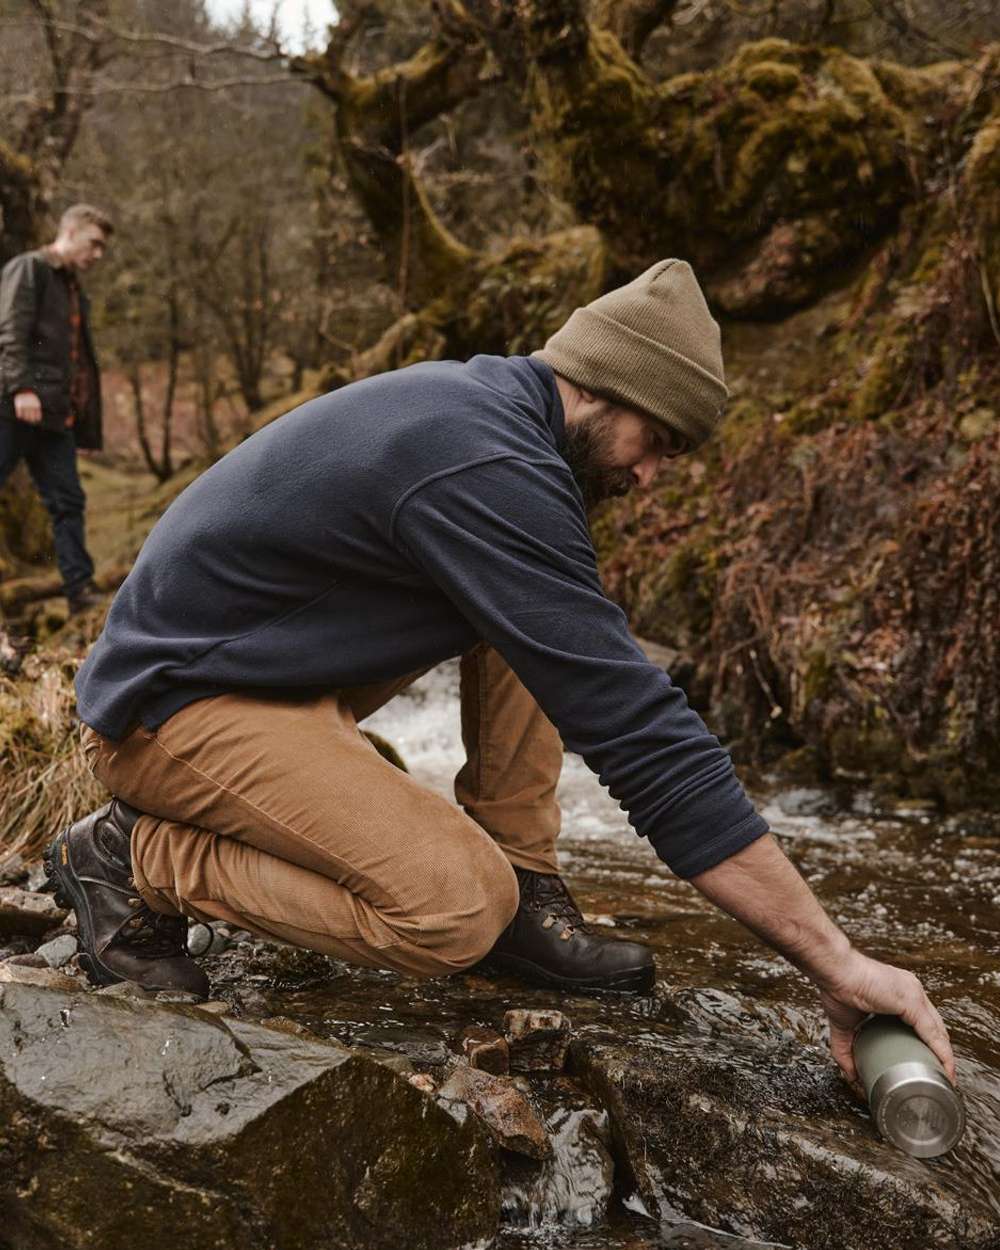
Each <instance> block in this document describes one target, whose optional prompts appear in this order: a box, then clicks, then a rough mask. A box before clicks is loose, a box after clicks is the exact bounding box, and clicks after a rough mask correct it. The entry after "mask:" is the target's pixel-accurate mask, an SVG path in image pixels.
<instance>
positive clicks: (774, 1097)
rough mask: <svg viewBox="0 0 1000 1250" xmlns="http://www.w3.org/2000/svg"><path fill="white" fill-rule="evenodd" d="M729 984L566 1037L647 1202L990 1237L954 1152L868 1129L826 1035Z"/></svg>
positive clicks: (843, 1241) (965, 1239) (992, 1226)
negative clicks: (618, 1026) (627, 1028)
mask: <svg viewBox="0 0 1000 1250" xmlns="http://www.w3.org/2000/svg"><path fill="white" fill-rule="evenodd" d="M729 997H731V996H728V995H725V994H722V993H720V992H718V991H714V992H711V999H712V1001H711V1003H710V1004H707V1007H708V1010H704V1011H703V1010H702V1008H703V1006H706V1005H705V1004H701V1005H700V1004H699V1002H698V994H697V992H692V993H690V994H685V995H683V996H682V999H686V1001H682V1002H679V1003H675V1004H674V1005H673V1006H672V1007H671V1008H670V1010H669V1011H668V1012H667V1013H665V1014H666V1015H668V1016H669V1017H670V1018H669V1019H661V1020H660V1021H651V1022H649V1024H648V1025H647V1026H646V1027H645V1028H644V1029H643V1031H642V1033H641V1035H639V1036H633V1037H627V1038H626V1037H616V1036H612V1035H610V1034H609V1033H603V1034H602V1032H601V1031H599V1030H593V1031H591V1033H590V1035H589V1036H585V1037H582V1038H579V1039H577V1040H576V1041H574V1042H573V1044H572V1048H571V1064H572V1069H573V1071H574V1073H575V1074H577V1075H578V1076H579V1077H580V1078H582V1079H583V1081H584V1083H585V1084H587V1085H588V1086H589V1087H590V1088H591V1090H592V1092H593V1093H594V1094H596V1095H597V1097H598V1098H600V1100H601V1101H602V1102H603V1103H604V1105H605V1106H606V1107H607V1108H608V1110H609V1112H610V1114H611V1117H612V1122H613V1127H614V1137H615V1143H616V1147H617V1151H616V1153H617V1154H618V1157H619V1160H620V1162H622V1163H624V1165H625V1171H626V1172H630V1173H631V1177H627V1176H623V1177H622V1180H623V1182H624V1183H625V1187H626V1188H629V1187H630V1186H631V1187H632V1188H634V1189H635V1191H636V1192H637V1193H638V1195H639V1196H640V1197H641V1199H642V1202H643V1204H644V1206H645V1207H646V1209H647V1211H648V1212H649V1214H650V1215H653V1216H655V1217H657V1218H659V1219H662V1220H669V1221H675V1220H677V1219H678V1218H679V1217H683V1218H687V1219H690V1220H697V1221H699V1222H701V1223H703V1224H708V1225H711V1226H713V1227H715V1228H720V1229H724V1230H726V1231H728V1232H730V1233H734V1234H738V1235H740V1236H743V1237H749V1238H755V1239H760V1240H763V1241H774V1242H779V1243H781V1244H784V1245H789V1246H794V1247H801V1248H803V1250H1000V1209H994V1208H993V1207H991V1206H989V1205H988V1203H987V1202H986V1201H985V1200H984V1198H983V1196H982V1193H981V1191H977V1190H976V1189H975V1188H974V1186H973V1185H972V1184H970V1183H969V1181H968V1179H967V1178H966V1177H965V1175H964V1173H963V1168H962V1165H961V1161H960V1160H957V1159H956V1158H955V1157H945V1158H942V1159H938V1160H917V1159H911V1158H909V1157H908V1156H907V1155H905V1154H903V1153H902V1151H900V1150H898V1149H896V1148H895V1147H894V1146H892V1145H889V1144H887V1143H885V1142H883V1141H881V1140H880V1139H879V1138H878V1136H877V1134H876V1132H875V1129H874V1127H873V1125H872V1122H871V1120H870V1118H869V1117H868V1115H867V1111H866V1110H865V1109H864V1107H862V1106H860V1105H859V1104H858V1102H857V1101H856V1100H855V1099H854V1097H853V1095H852V1094H851V1092H850V1091H849V1090H848V1088H847V1086H846V1084H845V1083H844V1082H843V1081H842V1080H841V1078H840V1076H839V1074H838V1073H837V1071H836V1069H835V1068H834V1066H833V1063H832V1061H831V1059H830V1057H829V1054H828V1053H827V1051H826V1050H825V1049H823V1048H822V1047H820V1046H816V1045H809V1044H803V1041H802V1039H801V1038H800V1037H795V1036H793V1035H791V1034H790V1033H789V1032H787V1031H782V1030H781V1028H780V1027H778V1026H777V1025H775V1027H774V1028H773V1029H769V1028H768V1025H767V1022H766V1020H765V1021H762V1020H761V1019H760V1018H758V1019H757V1020H753V1021H750V1023H749V1024H748V1016H747V1013H746V1012H745V1011H743V1010H742V1009H741V1004H739V1003H738V1001H737V1000H736V999H735V998H733V1001H732V1004H731V1008H732V1009H731V1010H730V1011H728V1012H727V1010H726V1004H725V1003H722V1002H720V1001H719V1000H721V999H726V998H729ZM727 1015H728V1017H729V1018H730V1019H731V1022H732V1024H733V1027H732V1029H731V1030H729V1029H727V1028H726V1027H725V1025H726V1019H727Z"/></svg>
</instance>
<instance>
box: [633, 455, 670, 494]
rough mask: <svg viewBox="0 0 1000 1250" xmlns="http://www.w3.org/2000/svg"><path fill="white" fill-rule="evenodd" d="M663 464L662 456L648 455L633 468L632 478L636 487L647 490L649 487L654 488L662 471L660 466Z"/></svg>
mask: <svg viewBox="0 0 1000 1250" xmlns="http://www.w3.org/2000/svg"><path fill="white" fill-rule="evenodd" d="M662 462H663V457H662V456H654V455H648V456H646V457H645V458H644V459H642V460H640V461H639V463H638V464H636V465H633V466H632V478H633V480H634V481H635V484H636V486H638V487H640V488H641V489H642V490H645V489H646V487H647V486H652V484H653V482H654V480H655V478H656V475H657V473H659V471H660V465H661V463H662Z"/></svg>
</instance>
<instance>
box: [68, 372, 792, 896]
mask: <svg viewBox="0 0 1000 1250" xmlns="http://www.w3.org/2000/svg"><path fill="white" fill-rule="evenodd" d="M563 422H564V416H563V409H562V402H561V400H560V398H559V392H558V390H557V388H556V385H555V378H554V375H553V373H552V371H551V369H549V367H548V366H547V365H545V364H543V363H542V362H541V361H538V360H535V359H529V358H524V357H511V358H509V359H505V358H502V357H496V356H477V357H475V358H474V359H472V360H471V361H469V362H468V363H467V364H457V363H452V362H443V363H428V364H420V365H414V366H412V367H410V368H408V369H401V370H399V371H398V372H396V373H387V374H382V375H381V376H379V377H374V378H369V379H367V380H366V381H363V382H357V383H355V384H354V385H352V386H348V387H345V388H344V389H343V390H339V391H335V392H334V393H333V394H330V395H324V396H322V397H321V398H319V399H314V400H311V401H310V402H309V403H306V404H303V405H302V406H301V407H300V408H296V409H295V410H294V411H293V412H290V413H288V414H287V415H285V416H283V417H281V418H280V419H278V420H277V421H275V422H273V423H272V424H270V425H268V426H266V427H264V428H263V429H262V430H260V431H258V432H257V433H256V434H254V435H253V437H252V438H249V439H248V440H247V441H246V442H244V443H241V444H240V446H239V447H237V448H235V450H233V451H231V452H230V453H229V454H228V455H227V456H225V457H224V458H223V459H222V460H220V461H219V462H218V463H217V464H215V465H213V466H212V467H211V468H210V469H208V470H207V472H205V473H203V474H202V475H201V476H200V477H199V478H197V480H196V481H194V482H193V483H192V484H191V485H190V486H189V487H188V488H187V489H186V490H185V491H184V492H183V494H181V495H180V496H179V497H178V498H177V499H176V500H175V501H174V503H172V504H171V505H170V507H169V508H168V509H167V511H166V512H165V513H164V514H163V516H162V517H161V519H160V520H159V521H158V522H157V524H156V526H155V527H154V529H153V531H152V532H151V534H150V535H149V537H148V539H147V540H146V543H145V545H144V547H143V548H142V551H141V552H140V554H139V558H138V560H137V561H136V563H135V566H134V568H133V569H132V572H131V573H130V574H129V576H128V578H127V579H126V581H125V583H124V585H123V586H122V587H121V589H120V591H119V592H118V594H117V596H116V597H115V600H114V603H113V604H112V605H111V610H110V612H109V614H108V619H107V623H106V624H105V627H104V632H103V633H102V634H101V637H100V638H99V639H98V641H97V643H96V645H95V646H94V648H93V650H92V652H91V653H90V656H89V657H88V659H87V661H86V662H85V664H84V665H83V667H82V668H81V669H80V672H79V675H78V677H77V695H78V700H79V711H80V716H81V718H82V719H83V720H84V721H85V722H86V723H87V724H88V725H91V726H92V727H93V728H94V729H96V730H97V731H98V732H99V733H101V734H103V735H104V736H105V737H107V738H112V739H120V738H122V737H124V736H125V735H126V734H127V733H128V732H129V730H130V729H131V728H132V727H133V726H134V725H136V724H137V723H141V724H143V725H144V726H145V727H146V728H147V729H149V730H155V729H156V728H157V727H158V726H159V725H161V724H162V723H163V722H164V721H165V720H166V719H167V718H168V717H169V716H171V715H172V714H173V713H174V712H176V711H178V710H179V709H180V708H182V707H184V706H185V705H186V704H188V703H191V702H192V701H194V700H196V699H202V698H206V697H207V696H210V695H214V694H219V693H221V692H223V691H234V690H245V691H248V692H251V691H252V692H254V693H255V694H258V695H260V694H264V693H266V692H268V691H271V692H274V693H276V694H279V693H280V694H282V695H288V694H289V693H290V692H295V691H299V692H301V693H303V694H304V695H305V694H308V693H309V692H311V691H316V692H319V691H321V690H328V689H331V688H336V687H338V686H355V685H360V684H363V683H367V682H382V681H387V680H389V679H391V678H394V677H398V676H401V675H403V674H405V673H410V672H413V671H415V670H418V669H424V668H427V667H428V666H430V665H433V664H436V663H438V662H439V661H441V660H444V659H446V658H448V657H450V656H456V655H460V654H462V653H463V652H464V651H466V650H468V649H469V648H470V647H472V646H474V645H475V644H476V643H477V642H479V641H480V640H481V639H485V640H486V641H487V642H489V643H491V644H492V645H493V646H494V647H495V648H496V649H497V650H498V651H499V652H500V653H501V654H502V655H503V656H504V657H505V659H506V660H507V662H508V663H509V664H510V666H511V667H512V668H513V669H514V671H515V672H516V673H517V675H518V676H519V677H520V678H521V680H522V681H523V682H524V684H525V685H526V686H527V687H528V689H529V690H530V691H531V693H532V694H533V695H534V696H535V698H536V699H537V700H538V703H539V704H540V705H541V707H542V708H543V709H544V711H545V712H546V714H547V715H548V716H549V718H550V719H551V720H552V721H553V723H554V724H555V726H556V728H557V729H558V730H559V733H560V734H561V736H562V739H563V742H564V743H565V745H566V747H567V748H568V749H569V750H570V751H575V752H578V753H579V754H580V755H582V756H583V758H584V759H585V761H586V762H587V764H588V765H589V766H590V768H591V769H593V771H594V772H596V773H597V774H598V776H599V777H600V779H601V781H602V783H603V784H604V785H606V786H607V787H608V789H609V790H610V792H611V794H612V795H613V796H614V797H615V798H616V799H618V801H619V802H620V803H621V805H622V807H623V808H624V809H625V810H626V812H627V813H628V817H629V820H630V822H631V824H632V825H633V827H634V828H635V829H636V830H637V832H638V833H640V834H642V835H644V836H646V837H648V838H649V839H650V841H651V842H652V843H653V845H654V846H655V848H656V850H657V852H658V854H659V855H660V857H661V858H662V859H664V860H665V861H666V862H667V863H668V864H669V865H670V866H671V868H672V869H673V870H674V871H675V872H676V873H678V874H679V875H680V876H684V877H690V876H694V875H696V874H697V873H700V872H703V871H704V870H705V869H707V868H711V867H712V866H713V865H714V864H717V863H718V862H720V861H721V860H723V859H725V858H727V857H728V856H729V855H732V854H733V853H734V852H735V851H738V850H739V849H740V848H742V847H744V846H746V845H747V844H748V843H750V842H752V841H753V840H754V839H755V838H757V837H759V836H760V835H761V834H762V833H764V832H765V831H766V829H767V826H766V824H765V822H764V821H763V819H762V818H761V817H760V816H759V815H758V814H757V813H756V811H755V810H754V808H753V806H752V805H751V803H750V801H749V800H748V799H747V797H746V795H745V793H744V792H743V789H742V787H741V786H740V784H739V782H738V781H737V779H736V777H735V775H734V773H733V768H732V764H731V762H730V759H729V756H728V755H727V754H726V752H725V751H724V750H723V749H722V748H721V746H720V745H719V743H718V741H717V739H716V738H714V737H713V736H712V735H711V734H710V733H709V732H708V731H707V729H706V728H705V725H704V724H703V723H702V721H701V719H700V718H699V717H698V716H697V715H696V714H695V713H694V712H693V711H692V710H691V709H690V708H689V707H688V704H687V700H686V699H685V697H684V694H683V692H682V691H681V690H680V689H678V688H677V687H676V686H674V685H673V684H672V683H671V681H670V679H669V677H667V675H666V674H665V673H664V672H663V671H662V670H661V669H659V668H658V667H656V665H654V664H652V663H650V662H649V661H648V660H647V659H646V657H645V655H644V654H643V652H642V651H641V650H640V648H639V646H638V645H637V644H636V642H635V641H634V639H633V638H632V636H631V634H630V633H629V629H628V625H627V623H626V620H625V617H624V615H623V613H622V612H621V611H620V610H619V609H618V608H617V607H616V606H615V605H614V604H613V603H611V602H610V600H608V599H607V598H606V597H605V595H604V592H603V590H602V588H601V583H600V579H599V576H598V572H597V564H596V560H595V556H594V548H593V545H592V543H591V540H590V533H589V531H588V528H587V518H586V514H585V512H584V507H583V502H582V499H581V496H580V492H579V490H578V489H577V486H576V483H575V481H574V479H573V476H572V474H571V472H570V470H569V467H568V465H567V463H566V461H565V460H564V459H563V456H562V455H561V450H560V449H561V447H562V444H563Z"/></svg>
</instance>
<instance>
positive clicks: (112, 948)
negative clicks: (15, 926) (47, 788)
mask: <svg viewBox="0 0 1000 1250" xmlns="http://www.w3.org/2000/svg"><path fill="white" fill-rule="evenodd" d="M139 816H140V813H139V812H137V811H136V810H135V809H134V808H132V807H129V806H128V805H127V804H126V803H123V802H122V801H121V800H120V799H112V801H111V802H110V803H107V804H105V805H104V807H101V808H99V809H98V810H97V811H96V812H91V814H90V815H89V816H85V817H84V818H83V819H82V820H78V821H77V822H76V824H73V825H70V826H69V828H68V829H65V830H63V832H62V833H61V834H59V836H58V837H57V838H56V839H55V841H54V842H53V843H52V844H51V846H50V847H49V849H48V850H47V851H46V852H45V871H46V874H47V876H48V878H49V880H50V881H51V882H52V885H53V888H54V892H55V899H56V902H57V903H58V904H59V905H60V906H61V907H67V908H72V909H73V910H74V911H75V912H76V918H77V923H78V926H79V937H80V964H81V966H82V967H83V970H84V971H85V972H86V974H87V977H88V978H89V980H90V981H91V982H92V983H93V984H94V985H113V984H114V983H115V982H116V981H134V982H135V983H136V984H137V985H140V986H142V988H143V989H146V990H175V991H178V990H179V991H184V992H186V993H189V994H197V995H199V996H200V997H202V998H205V997H207V995H208V977H206V976H205V974H204V972H202V970H201V969H200V968H199V967H198V965H197V964H196V963H195V961H194V960H193V959H192V958H191V956H190V955H189V954H188V951H187V920H186V919H185V917H184V916H165V915H161V914H160V913H159V912H155V911H153V909H152V908H151V907H149V905H148V904H147V903H145V902H144V901H143V899H142V898H141V897H140V895H139V891H138V890H137V889H136V884H135V879H134V878H133V876H132V857H131V850H130V844H131V838H132V829H133V828H134V826H135V822H136V821H137V820H138V818H139Z"/></svg>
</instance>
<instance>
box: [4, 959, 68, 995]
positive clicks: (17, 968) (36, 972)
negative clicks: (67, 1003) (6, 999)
mask: <svg viewBox="0 0 1000 1250" xmlns="http://www.w3.org/2000/svg"><path fill="white" fill-rule="evenodd" d="M5 985H40V986H45V987H47V988H49V989H54V990H78V989H80V982H79V981H76V980H74V979H73V977H70V976H67V975H66V973H65V972H60V971H59V970H57V969H56V968H49V967H48V966H46V967H44V968H32V967H29V966H25V965H24V964H15V963H11V962H10V961H9V960H8V961H7V963H3V964H0V988H2V987H3V986H5Z"/></svg>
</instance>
